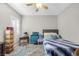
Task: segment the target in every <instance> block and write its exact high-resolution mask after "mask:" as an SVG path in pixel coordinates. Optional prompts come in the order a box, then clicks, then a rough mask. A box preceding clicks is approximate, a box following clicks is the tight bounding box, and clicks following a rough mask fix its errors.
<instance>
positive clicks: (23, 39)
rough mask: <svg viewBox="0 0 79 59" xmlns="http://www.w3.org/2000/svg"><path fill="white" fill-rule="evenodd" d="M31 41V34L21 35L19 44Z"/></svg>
mask: <svg viewBox="0 0 79 59" xmlns="http://www.w3.org/2000/svg"><path fill="white" fill-rule="evenodd" d="M28 43H29V36H23V37H20V40H19V45H27V44H28Z"/></svg>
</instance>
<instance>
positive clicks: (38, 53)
mask: <svg viewBox="0 0 79 59" xmlns="http://www.w3.org/2000/svg"><path fill="white" fill-rule="evenodd" d="M33 46H35V50H34V51H33V52H32V53H31V54H29V55H28V56H44V51H43V46H42V45H33Z"/></svg>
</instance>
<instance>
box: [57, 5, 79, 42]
mask: <svg viewBox="0 0 79 59" xmlns="http://www.w3.org/2000/svg"><path fill="white" fill-rule="evenodd" d="M58 28H59V32H60V34H61V35H62V36H63V37H64V38H65V39H68V40H70V41H74V42H77V43H79V4H71V5H70V7H69V8H67V9H66V10H65V11H64V12H63V13H61V14H60V15H59V16H58Z"/></svg>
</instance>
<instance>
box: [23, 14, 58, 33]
mask: <svg viewBox="0 0 79 59" xmlns="http://www.w3.org/2000/svg"><path fill="white" fill-rule="evenodd" d="M22 20H23V22H22V32H23V33H24V32H28V33H29V34H31V33H32V32H33V31H37V32H40V33H42V30H43V29H57V17H56V16H51V15H49V16H46V15H41V16H39V15H34V16H24V17H23V19H22Z"/></svg>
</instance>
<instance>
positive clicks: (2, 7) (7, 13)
mask: <svg viewBox="0 0 79 59" xmlns="http://www.w3.org/2000/svg"><path fill="white" fill-rule="evenodd" d="M12 16H14V17H16V18H17V19H19V20H21V16H20V15H19V14H18V13H16V12H15V11H14V10H13V9H12V8H10V7H9V6H8V5H7V4H1V3H0V41H3V40H4V29H5V28H6V27H7V26H12V23H11V17H12ZM15 41H17V39H15Z"/></svg>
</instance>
